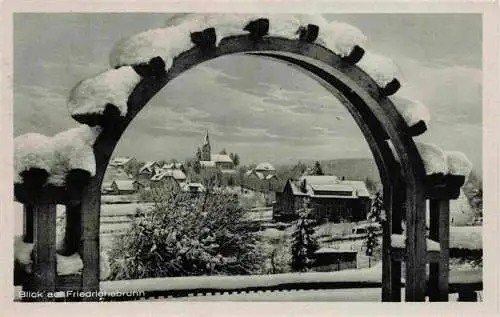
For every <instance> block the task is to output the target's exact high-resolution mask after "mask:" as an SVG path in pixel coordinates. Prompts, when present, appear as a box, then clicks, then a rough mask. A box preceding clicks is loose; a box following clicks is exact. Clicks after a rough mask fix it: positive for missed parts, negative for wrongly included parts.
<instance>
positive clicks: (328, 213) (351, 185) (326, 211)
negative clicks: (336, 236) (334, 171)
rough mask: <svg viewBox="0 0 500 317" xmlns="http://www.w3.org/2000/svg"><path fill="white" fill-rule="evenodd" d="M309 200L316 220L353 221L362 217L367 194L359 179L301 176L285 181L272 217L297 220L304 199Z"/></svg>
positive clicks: (366, 209)
mask: <svg viewBox="0 0 500 317" xmlns="http://www.w3.org/2000/svg"><path fill="white" fill-rule="evenodd" d="M306 201H310V203H311V206H312V216H313V218H314V219H316V220H317V221H318V222H355V221H361V220H365V219H366V217H367V214H368V210H369V208H370V194H369V192H368V189H367V188H366V185H365V183H364V182H362V181H350V180H340V179H338V178H337V177H336V176H326V175H322V176H302V177H301V178H300V179H299V180H297V181H294V180H291V179H290V180H288V181H287V182H286V184H285V187H284V189H283V191H281V192H277V193H276V202H275V204H274V206H273V219H275V220H276V221H291V220H294V219H297V217H298V212H299V211H300V210H302V209H303V208H304V202H306Z"/></svg>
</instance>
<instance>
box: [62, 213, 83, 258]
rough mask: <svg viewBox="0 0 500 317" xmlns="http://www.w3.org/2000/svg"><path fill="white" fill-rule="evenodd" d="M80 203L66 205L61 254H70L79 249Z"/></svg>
mask: <svg viewBox="0 0 500 317" xmlns="http://www.w3.org/2000/svg"><path fill="white" fill-rule="evenodd" d="M81 210H82V205H81V204H77V205H69V204H68V205H66V230H65V234H64V249H63V250H62V251H61V254H62V255H72V254H74V253H76V252H79V251H80V240H81V236H82V235H81V218H82V217H81Z"/></svg>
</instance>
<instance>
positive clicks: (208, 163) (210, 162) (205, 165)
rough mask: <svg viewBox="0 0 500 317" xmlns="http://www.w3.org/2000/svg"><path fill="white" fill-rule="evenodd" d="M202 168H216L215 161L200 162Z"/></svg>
mask: <svg viewBox="0 0 500 317" xmlns="http://www.w3.org/2000/svg"><path fill="white" fill-rule="evenodd" d="M200 165H201V167H215V166H216V165H215V162H214V161H200Z"/></svg>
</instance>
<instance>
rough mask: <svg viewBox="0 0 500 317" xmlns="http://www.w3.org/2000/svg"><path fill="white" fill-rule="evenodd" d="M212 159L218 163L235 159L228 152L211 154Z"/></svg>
mask: <svg viewBox="0 0 500 317" xmlns="http://www.w3.org/2000/svg"><path fill="white" fill-rule="evenodd" d="M210 160H211V161H214V162H216V163H233V160H232V159H231V158H230V157H229V155H227V154H210Z"/></svg>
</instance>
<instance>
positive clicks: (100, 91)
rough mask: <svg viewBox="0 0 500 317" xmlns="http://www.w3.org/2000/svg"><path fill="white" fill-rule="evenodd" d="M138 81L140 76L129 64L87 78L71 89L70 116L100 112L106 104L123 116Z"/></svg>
mask: <svg viewBox="0 0 500 317" xmlns="http://www.w3.org/2000/svg"><path fill="white" fill-rule="evenodd" d="M140 81H141V76H139V75H138V74H137V73H136V72H135V70H134V69H133V68H132V67H130V66H124V67H120V68H118V69H110V70H107V71H105V72H103V73H100V74H98V75H97V76H95V77H91V78H87V79H85V80H83V81H81V82H80V83H78V85H77V86H76V87H75V88H73V90H72V91H71V94H70V97H69V101H68V109H69V112H70V113H71V115H72V116H74V115H84V114H102V113H103V112H104V110H105V109H106V106H107V105H108V104H112V105H114V106H115V107H116V108H117V109H118V110H119V112H120V115H121V116H125V115H126V114H127V102H128V98H129V96H130V94H131V93H132V91H133V90H134V88H135V86H137V84H138V83H139V82H140Z"/></svg>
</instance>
